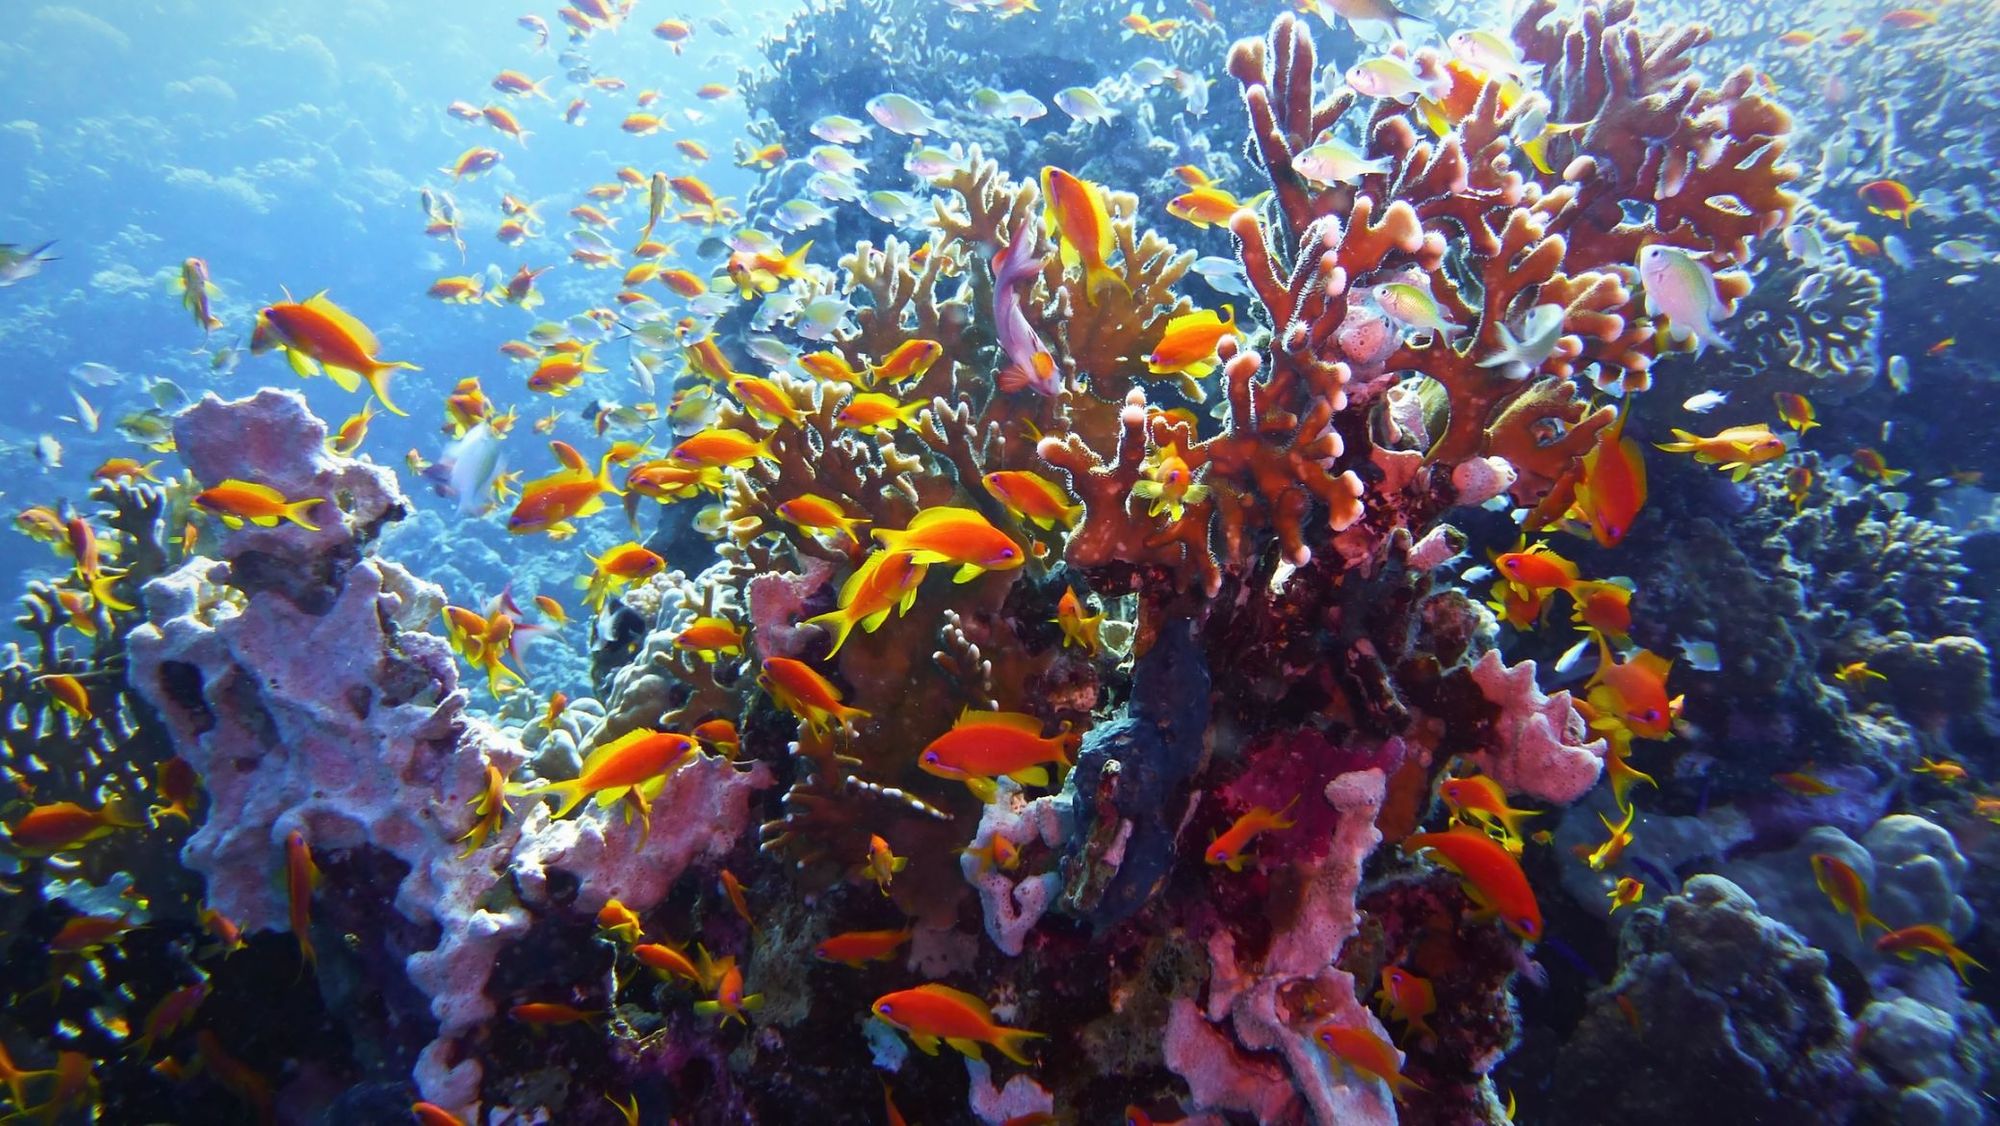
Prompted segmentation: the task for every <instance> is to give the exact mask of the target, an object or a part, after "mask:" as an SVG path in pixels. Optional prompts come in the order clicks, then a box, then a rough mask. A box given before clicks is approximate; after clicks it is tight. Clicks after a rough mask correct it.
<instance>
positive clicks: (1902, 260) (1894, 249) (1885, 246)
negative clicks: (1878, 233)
mask: <svg viewBox="0 0 2000 1126" xmlns="http://www.w3.org/2000/svg"><path fill="white" fill-rule="evenodd" d="M1882 256H1883V257H1884V258H1887V259H1888V260H1889V261H1891V262H1894V263H1895V264H1896V267H1897V268H1898V269H1903V270H1907V269H1909V268H1910V267H1911V266H1912V265H1914V264H1915V260H1914V259H1912V258H1911V257H1910V246H1909V244H1908V243H1906V242H1904V241H1903V236H1901V235H1884V236H1882Z"/></svg>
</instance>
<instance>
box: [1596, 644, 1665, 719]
mask: <svg viewBox="0 0 2000 1126" xmlns="http://www.w3.org/2000/svg"><path fill="white" fill-rule="evenodd" d="M1598 650H1599V654H1600V658H1599V661H1598V664H1597V671H1596V672H1595V673H1593V674H1592V675H1591V678H1590V680H1589V682H1588V683H1587V684H1586V685H1585V688H1586V689H1587V695H1586V697H1585V698H1586V700H1587V701H1588V703H1589V706H1590V709H1591V711H1592V712H1593V713H1594V714H1593V715H1592V716H1591V718H1590V726H1591V727H1592V728H1593V729H1594V730H1597V731H1602V732H1606V733H1608V734H1611V735H1613V737H1614V738H1617V737H1619V736H1620V735H1622V736H1623V737H1624V738H1625V739H1627V740H1629V739H1631V738H1632V737H1633V736H1637V737H1638V738H1641V739H1664V738H1666V737H1667V735H1668V734H1669V733H1670V732H1671V731H1672V730H1673V725H1674V721H1675V720H1676V719H1679V718H1680V714H1681V701H1682V700H1683V699H1684V697H1681V696H1675V697H1674V698H1672V699H1668V698H1667V674H1668V673H1669V672H1670V671H1672V669H1673V662H1672V661H1669V660H1667V659H1666V658H1665V657H1662V656H1660V655H1659V654H1657V653H1652V652H1649V651H1647V650H1644V649H1640V650H1637V651H1635V652H1634V653H1633V654H1632V655H1631V656H1630V657H1629V658H1627V659H1626V660H1625V661H1623V662H1617V661H1614V660H1613V659H1612V656H1611V649H1610V646H1609V645H1608V644H1606V643H1605V642H1603V641H1601V640H1600V641H1599V643H1598Z"/></svg>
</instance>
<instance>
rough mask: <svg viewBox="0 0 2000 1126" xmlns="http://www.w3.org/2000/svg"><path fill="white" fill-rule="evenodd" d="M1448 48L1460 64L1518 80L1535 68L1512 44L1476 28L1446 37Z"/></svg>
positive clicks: (1504, 37) (1456, 32)
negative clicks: (1523, 59)
mask: <svg viewBox="0 0 2000 1126" xmlns="http://www.w3.org/2000/svg"><path fill="white" fill-rule="evenodd" d="M1445 46H1447V47H1450V48H1451V53H1452V55H1453V56H1454V57H1455V58H1457V59H1458V60H1459V61H1461V62H1464V63H1469V64H1471V65H1472V66H1473V67H1475V68H1477V69H1479V70H1486V71H1492V72H1494V73H1497V74H1505V75H1510V76H1512V77H1515V78H1519V77H1522V76H1523V75H1526V74H1527V73H1529V72H1530V71H1531V70H1533V69H1534V68H1533V67H1532V66H1531V65H1529V64H1528V63H1526V62H1524V61H1522V59H1521V52H1520V51H1519V50H1517V49H1515V47H1514V43H1513V41H1512V40H1510V39H1508V38H1507V37H1506V36H1505V35H1502V34H1500V33H1499V32H1496V31H1486V30H1481V29H1477V28H1467V29H1465V30H1462V31H1454V32H1452V33H1451V34H1450V35H1449V36H1447V37H1446V38H1445Z"/></svg>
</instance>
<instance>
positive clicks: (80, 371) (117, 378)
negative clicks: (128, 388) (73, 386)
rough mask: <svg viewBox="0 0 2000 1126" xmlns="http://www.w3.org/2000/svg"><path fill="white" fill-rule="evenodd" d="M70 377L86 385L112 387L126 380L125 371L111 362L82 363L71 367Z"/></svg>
mask: <svg viewBox="0 0 2000 1126" xmlns="http://www.w3.org/2000/svg"><path fill="white" fill-rule="evenodd" d="M69 377H70V378H71V379H74V380H76V381H77V382H78V383H81V384H83V385H84V386H86V387H110V386H111V385H113V384H116V383H123V382H125V373H124V372H122V371H119V370H118V369H117V368H115V367H112V366H111V365H110V364H100V363H95V362H91V363H81V364H78V365H76V366H75V367H73V368H71V369H69Z"/></svg>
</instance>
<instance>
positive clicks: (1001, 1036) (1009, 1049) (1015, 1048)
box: [993, 1028, 1044, 1067]
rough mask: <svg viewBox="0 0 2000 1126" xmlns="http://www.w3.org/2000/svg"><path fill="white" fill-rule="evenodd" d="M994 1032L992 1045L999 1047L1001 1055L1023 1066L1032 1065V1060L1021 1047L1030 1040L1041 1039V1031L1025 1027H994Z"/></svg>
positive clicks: (1042, 1036)
mask: <svg viewBox="0 0 2000 1126" xmlns="http://www.w3.org/2000/svg"><path fill="white" fill-rule="evenodd" d="M994 1033H995V1035H994V1037H993V1046H994V1047H995V1048H997V1049H999V1051H1000V1054H1001V1055H1003V1056H1006V1057H1007V1058H1008V1059H1010V1060H1013V1061H1014V1062H1015V1063H1018V1064H1020V1065H1022V1066H1024V1067H1032V1066H1034V1061H1033V1060H1031V1059H1029V1058H1028V1055H1027V1053H1026V1052H1023V1051H1022V1050H1021V1049H1022V1048H1024V1047H1026V1046H1027V1043H1028V1041H1030V1040H1040V1039H1043V1038H1044V1035H1043V1034H1042V1033H1040V1032H1029V1031H1028V1030H1027V1029H1025V1028H996V1029H994Z"/></svg>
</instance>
